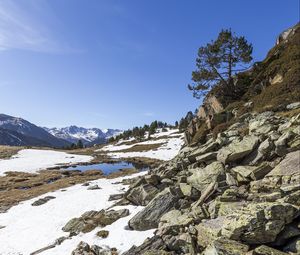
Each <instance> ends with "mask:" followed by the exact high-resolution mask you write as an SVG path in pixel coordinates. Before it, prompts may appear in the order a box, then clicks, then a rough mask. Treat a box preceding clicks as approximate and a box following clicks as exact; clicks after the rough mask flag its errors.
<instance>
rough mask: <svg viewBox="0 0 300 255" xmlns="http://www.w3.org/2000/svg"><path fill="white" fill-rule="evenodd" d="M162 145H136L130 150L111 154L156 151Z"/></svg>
mask: <svg viewBox="0 0 300 255" xmlns="http://www.w3.org/2000/svg"><path fill="white" fill-rule="evenodd" d="M163 144H164V143H153V144H136V145H134V146H132V147H130V148H127V149H124V150H118V151H113V152H140V151H151V150H157V149H158V148H159V147H161V146H162V145H163Z"/></svg>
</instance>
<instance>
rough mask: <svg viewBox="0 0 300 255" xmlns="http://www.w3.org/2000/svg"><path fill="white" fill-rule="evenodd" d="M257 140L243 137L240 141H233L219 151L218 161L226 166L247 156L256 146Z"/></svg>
mask: <svg viewBox="0 0 300 255" xmlns="http://www.w3.org/2000/svg"><path fill="white" fill-rule="evenodd" d="M258 142H259V138H258V137H256V136H254V135H250V136H245V137H244V138H243V140H241V141H233V142H232V143H231V144H229V145H228V146H226V147H223V148H222V149H220V150H219V152H218V155H217V159H218V161H220V162H222V163H224V164H227V163H229V162H233V161H236V160H239V159H242V158H244V157H245V156H247V155H249V154H250V153H251V152H252V151H253V150H254V149H255V147H256V146H257V145H258Z"/></svg>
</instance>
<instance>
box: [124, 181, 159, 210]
mask: <svg viewBox="0 0 300 255" xmlns="http://www.w3.org/2000/svg"><path fill="white" fill-rule="evenodd" d="M158 193H159V189H157V188H156V187H155V186H153V185H151V184H142V185H140V186H138V187H135V188H133V189H129V190H128V192H126V194H125V198H126V199H127V200H129V201H130V202H131V203H133V204H134V205H142V206H145V205H147V204H148V203H149V202H150V201H151V200H152V199H153V198H154V197H155V195H156V194H158Z"/></svg>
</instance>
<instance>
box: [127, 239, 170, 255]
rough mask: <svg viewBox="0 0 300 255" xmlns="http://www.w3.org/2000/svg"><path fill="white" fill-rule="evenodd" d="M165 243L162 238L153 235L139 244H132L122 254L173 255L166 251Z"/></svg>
mask: <svg viewBox="0 0 300 255" xmlns="http://www.w3.org/2000/svg"><path fill="white" fill-rule="evenodd" d="M166 249H167V246H166V244H165V243H164V241H163V240H162V238H161V237H160V236H158V235H155V236H153V237H151V238H148V239H146V240H145V241H144V243H143V244H142V245H140V246H138V247H137V246H133V247H131V248H130V249H129V250H128V251H127V252H125V253H123V254H122V255H171V254H172V255H173V254H174V253H168V252H166V251H165V250H166Z"/></svg>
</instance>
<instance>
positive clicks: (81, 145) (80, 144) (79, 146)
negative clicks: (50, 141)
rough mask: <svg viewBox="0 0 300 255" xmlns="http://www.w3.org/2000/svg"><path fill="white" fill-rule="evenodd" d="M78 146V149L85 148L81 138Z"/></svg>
mask: <svg viewBox="0 0 300 255" xmlns="http://www.w3.org/2000/svg"><path fill="white" fill-rule="evenodd" d="M76 147H77V148H78V149H82V148H83V143H82V141H81V140H80V139H79V140H78V142H77V145H76Z"/></svg>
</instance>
